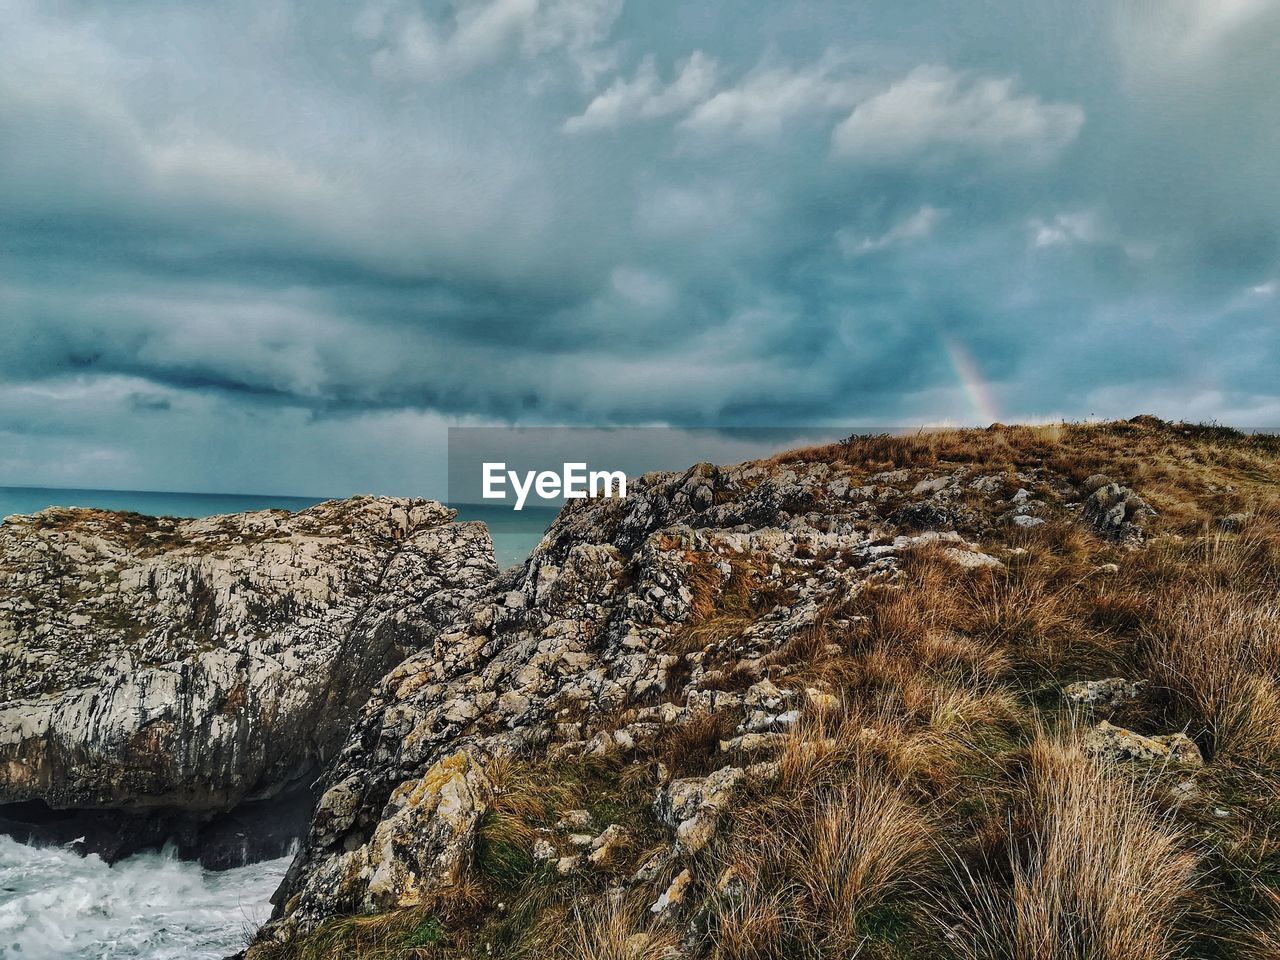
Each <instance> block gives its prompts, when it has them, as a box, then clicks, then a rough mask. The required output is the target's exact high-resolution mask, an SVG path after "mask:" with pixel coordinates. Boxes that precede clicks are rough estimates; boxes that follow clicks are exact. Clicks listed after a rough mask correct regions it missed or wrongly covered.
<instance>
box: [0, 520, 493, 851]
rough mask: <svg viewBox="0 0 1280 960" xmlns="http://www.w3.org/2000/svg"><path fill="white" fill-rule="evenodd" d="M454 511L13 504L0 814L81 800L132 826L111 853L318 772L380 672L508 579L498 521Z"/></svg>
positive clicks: (183, 833)
mask: <svg viewBox="0 0 1280 960" xmlns="http://www.w3.org/2000/svg"><path fill="white" fill-rule="evenodd" d="M453 517H454V514H453V511H451V510H449V509H447V508H445V507H443V506H441V505H440V504H438V503H435V502H432V501H424V500H407V499H393V498H373V497H362V498H356V499H352V500H345V501H330V502H327V503H323V504H319V505H317V506H315V507H312V508H311V509H308V510H304V511H302V512H300V513H297V514H290V513H288V512H287V511H282V510H267V511H257V512H252V513H244V514H236V515H231V516H221V517H210V518H206V519H199V520H178V519H173V518H152V517H143V516H139V515H136V514H127V513H114V512H109V511H101V510H80V509H49V510H45V511H43V512H41V513H38V514H35V515H32V516H15V517H10V518H8V519H7V520H6V521H5V522H4V523H3V525H0V804H4V805H7V806H0V819H6V818H7V819H8V820H11V821H19V822H21V821H24V819H26V820H29V819H31V818H33V817H34V818H35V819H40V811H42V810H50V811H58V810H68V809H71V810H77V811H82V812H83V813H84V817H85V822H88V823H89V824H90V826H92V825H93V823H95V822H99V823H108V822H109V823H111V824H114V828H113V832H114V833H115V834H117V835H116V836H114V837H107V838H103V839H102V840H101V843H100V845H99V847H98V849H99V850H100V851H101V852H103V853H104V854H105V855H107V856H119V855H124V854H127V853H129V852H131V849H132V848H135V847H136V846H138V845H140V844H142V845H145V844H147V843H152V842H158V841H160V840H162V839H164V836H165V835H167V834H175V833H176V834H177V835H178V836H179V839H181V840H189V839H191V829H192V824H196V823H200V822H203V821H205V820H208V818H210V817H211V816H214V815H217V814H219V813H222V812H225V811H228V810H230V809H232V808H234V807H237V805H239V804H242V803H243V802H245V801H250V800H254V799H260V798H272V797H275V796H277V795H278V794H280V793H281V792H282V791H285V790H288V789H290V788H292V787H297V786H301V787H303V788H306V787H309V785H310V783H311V781H312V780H313V779H314V778H315V776H316V771H317V768H318V766H319V765H320V764H321V763H323V762H324V761H325V760H327V759H328V758H329V757H330V756H331V755H332V754H333V753H334V752H335V751H336V749H337V748H338V747H339V746H340V745H341V744H342V741H343V739H344V738H345V736H346V733H347V730H348V728H349V725H350V721H351V718H352V716H353V714H354V713H355V712H356V710H357V708H358V707H359V706H360V704H361V703H363V702H364V700H365V699H366V698H367V696H368V692H369V689H370V688H371V686H372V685H373V684H374V682H375V681H376V680H377V679H378V678H380V677H381V676H383V675H384V674H385V673H386V672H387V671H388V670H390V669H391V668H392V667H393V666H394V665H395V664H396V663H398V662H399V661H400V660H402V659H403V658H404V657H405V656H406V655H408V654H409V653H411V652H413V651H415V650H418V649H420V648H421V647H422V646H424V645H429V644H430V643H431V642H432V641H433V640H434V638H435V636H436V634H437V633H438V631H439V630H440V629H441V628H442V627H443V626H445V625H446V624H449V623H452V622H453V621H454V620H455V619H456V617H457V615H458V611H459V610H460V609H462V608H463V606H464V605H465V604H466V603H467V602H468V601H469V600H470V599H471V596H472V595H473V593H474V591H475V590H476V589H477V588H479V587H481V586H483V585H485V584H487V583H488V582H489V581H491V580H492V578H493V576H494V575H495V573H496V565H495V563H494V558H493V549H492V544H491V543H490V540H489V536H488V532H487V531H486V530H485V528H484V526H483V525H482V524H476V523H465V524H458V523H454V522H452V521H453ZM309 806H310V803H306V804H304V807H309ZM104 809H109V810H111V811H113V814H112V816H111V817H109V818H106V819H105V820H104V818H103V817H101V816H98V817H96V818H95V817H94V815H93V814H92V811H95V810H97V811H101V810H104ZM114 811H125V812H124V813H120V814H115V813H114ZM48 819H49V820H50V821H51V822H52V821H55V820H56V821H57V822H65V820H66V817H65V815H55V814H52V813H50V815H49V817H48ZM128 824H132V825H133V827H135V828H136V829H135V830H132V831H131V830H130V829H128V827H127V826H122V825H128ZM9 826H10V827H11V828H12V829H13V830H14V832H17V833H21V830H20V829H19V827H20V823H18V824H10V825H9ZM71 829H73V830H74V829H76V827H75V826H72V827H71ZM131 833H132V835H130V834H131ZM148 834H151V835H148ZM94 843H95V841H94V839H93V838H92V837H91V838H90V840H89V841H88V848H89V849H93V848H94Z"/></svg>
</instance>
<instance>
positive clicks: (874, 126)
mask: <svg viewBox="0 0 1280 960" xmlns="http://www.w3.org/2000/svg"><path fill="white" fill-rule="evenodd" d="M1083 124H1084V110H1082V109H1081V108H1080V107H1079V106H1077V105H1076V104H1072V103H1045V102H1044V101H1042V100H1041V99H1040V98H1039V97H1036V96H1032V95H1020V94H1018V93H1016V91H1015V87H1014V81H1013V79H1012V78H1009V77H1002V78H993V77H970V76H968V75H965V74H961V73H956V72H954V71H952V70H950V69H948V68H946V67H937V66H922V67H917V68H916V69H915V70H913V71H912V72H911V73H909V74H907V76H906V77H904V78H903V79H902V80H899V81H898V82H897V83H895V84H893V85H892V86H890V87H889V88H888V89H887V90H884V91H883V92H881V93H879V94H877V95H875V96H874V97H871V98H870V99H869V100H865V101H863V102H862V103H860V104H858V106H857V107H856V108H855V109H854V111H853V113H851V114H850V115H849V116H848V117H847V118H846V119H845V120H844V121H842V122H841V123H840V124H839V125H838V126H837V127H836V129H835V132H834V133H833V134H832V149H833V151H834V153H835V154H836V155H837V156H841V157H849V158H853V159H861V160H879V161H890V160H901V159H905V158H907V157H911V156H914V155H918V154H923V153H926V152H929V151H932V150H955V151H962V152H968V153H985V154H995V155H999V156H1002V157H1010V156H1017V157H1018V158H1020V159H1027V160H1042V159H1048V158H1050V157H1052V156H1053V155H1055V154H1056V153H1057V152H1058V151H1059V150H1061V149H1062V148H1063V147H1065V146H1066V145H1067V144H1069V143H1070V142H1071V141H1072V140H1074V139H1075V138H1076V135H1077V134H1078V133H1079V132H1080V128H1081V126H1082V125H1083Z"/></svg>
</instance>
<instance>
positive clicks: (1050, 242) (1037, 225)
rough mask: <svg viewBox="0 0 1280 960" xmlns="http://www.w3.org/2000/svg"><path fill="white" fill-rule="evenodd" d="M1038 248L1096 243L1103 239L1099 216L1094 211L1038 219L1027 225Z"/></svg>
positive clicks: (1032, 240) (1032, 241) (1081, 211)
mask: <svg viewBox="0 0 1280 960" xmlns="http://www.w3.org/2000/svg"><path fill="white" fill-rule="evenodd" d="M1027 226H1028V228H1029V229H1030V231H1031V243H1032V245H1033V246H1036V247H1040V248H1043V247H1061V246H1066V245H1068V244H1072V243H1096V242H1097V241H1098V240H1099V239H1101V237H1102V230H1101V227H1100V226H1099V223H1098V215H1097V214H1096V213H1094V212H1093V211H1092V210H1080V211H1075V212H1071V213H1059V214H1055V215H1054V216H1053V218H1052V219H1049V220H1043V219H1040V218H1036V219H1033V220H1031V221H1030V222H1029V223H1028V224H1027Z"/></svg>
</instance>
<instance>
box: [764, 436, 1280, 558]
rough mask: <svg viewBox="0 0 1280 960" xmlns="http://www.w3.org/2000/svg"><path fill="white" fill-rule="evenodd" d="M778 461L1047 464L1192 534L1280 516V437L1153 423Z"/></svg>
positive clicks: (907, 443) (861, 443) (882, 441)
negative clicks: (1124, 496)
mask: <svg viewBox="0 0 1280 960" xmlns="http://www.w3.org/2000/svg"><path fill="white" fill-rule="evenodd" d="M775 460H776V461H778V462H784V463H785V462H792V461H813V460H820V461H823V462H828V463H833V464H840V465H844V466H846V467H848V468H849V469H851V470H853V471H854V472H855V473H856V474H859V475H861V476H866V475H869V474H873V473H877V472H880V471H884V470H894V469H898V468H901V467H910V468H938V467H950V466H958V465H977V466H980V467H981V468H982V469H983V470H984V471H985V472H988V473H998V472H1001V471H1006V470H1019V469H1027V468H1031V467H1047V468H1049V469H1051V470H1053V471H1054V472H1056V473H1057V474H1059V475H1061V476H1063V477H1065V478H1066V479H1068V480H1070V481H1072V482H1073V483H1080V482H1082V481H1083V480H1084V479H1085V478H1086V477H1088V476H1090V475H1091V474H1095V473H1104V474H1108V475H1110V476H1113V477H1115V478H1116V479H1118V480H1122V481H1123V482H1125V483H1127V484H1129V485H1130V486H1133V487H1135V488H1137V489H1140V490H1141V492H1142V496H1143V497H1144V499H1146V500H1147V501H1148V502H1150V503H1151V504H1152V505H1153V506H1155V507H1156V508H1157V509H1158V510H1159V511H1160V512H1161V514H1162V518H1163V521H1164V525H1165V527H1166V529H1169V530H1177V531H1179V532H1188V533H1190V532H1194V531H1196V530H1197V529H1198V528H1200V527H1201V526H1202V525H1204V524H1205V523H1206V522H1208V521H1210V520H1213V519H1215V518H1217V517H1221V516H1223V515H1225V514H1228V513H1232V512H1235V511H1238V510H1242V509H1246V508H1247V507H1249V506H1253V507H1258V506H1264V507H1265V506H1266V505H1268V504H1269V505H1270V508H1272V509H1274V507H1275V505H1276V504H1277V503H1278V502H1280V497H1278V496H1277V489H1276V485H1277V483H1278V482H1280V437H1274V436H1267V435H1246V434H1240V433H1237V432H1236V431H1234V430H1229V429H1226V428H1222V427H1215V426H1197V425H1193V424H1177V423H1163V422H1161V421H1159V420H1156V419H1155V418H1153V417H1136V418H1134V420H1131V421H1119V422H1113V423H1100V424H1082V423H1054V424H1044V425H1039V426H1002V425H994V426H992V427H990V428H988V429H985V430H967V429H966V430H951V429H930V430H921V431H918V432H915V433H910V434H904V435H895V436H875V437H851V438H850V439H849V440H848V441H846V442H843V443H838V444H829V445H827V446H825V447H811V448H807V449H803V450H795V451H791V452H789V453H786V454H782V455H780V456H779V457H776V458H775Z"/></svg>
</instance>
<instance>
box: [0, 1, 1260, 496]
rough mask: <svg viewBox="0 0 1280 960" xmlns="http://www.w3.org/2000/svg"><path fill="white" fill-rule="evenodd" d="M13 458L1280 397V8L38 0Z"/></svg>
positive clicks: (389, 459) (397, 473) (265, 458)
mask: <svg viewBox="0 0 1280 960" xmlns="http://www.w3.org/2000/svg"><path fill="white" fill-rule="evenodd" d="M0 15H2V16H3V18H4V22H5V25H6V26H5V30H4V31H3V32H0V318H2V322H3V332H4V336H3V337H0V444H2V446H0V483H50V484H64V485H81V486H126V487H144V488H170V489H193V490H252V491H262V492H272V491H275V492H300V493H321V494H323V493H335V494H337V493H345V492H350V491H352V490H356V489H364V490H379V491H382V490H385V491H388V492H428V493H430V492H433V491H432V490H429V489H426V490H424V489H423V488H424V485H425V486H430V483H431V482H434V481H428V480H424V477H436V476H439V475H440V472H439V470H438V466H437V461H438V460H439V458H440V457H442V456H443V430H444V428H445V426H446V425H448V424H450V423H528V424H546V423H553V424H554V423H572V424H588V425H607V424H652V423H675V424H689V425H692V424H697V425H724V426H768V425H770V424H787V425H796V424H828V423H829V424H844V423H847V424H849V425H858V424H868V423H875V424H890V423H893V424H908V423H917V422H921V423H923V422H939V421H950V422H961V423H973V422H985V421H987V420H990V419H992V418H996V417H998V418H1000V419H1004V420H1015V419H1021V418H1031V417H1050V416H1068V417H1085V416H1109V415H1123V416H1129V415H1133V414H1134V413H1138V412H1144V411H1148V412H1155V413H1158V414H1161V415H1164V416H1169V417H1187V418H1191V419H1197V420H1199V419H1211V418H1216V419H1219V420H1224V421H1227V422H1234V423H1238V424H1244V425H1254V426H1272V425H1275V424H1277V423H1280V179H1278V178H1277V175H1276V171H1275V158H1276V156H1277V155H1280V122H1277V119H1276V114H1275V104H1276V103H1280V73H1277V71H1276V70H1275V66H1274V55H1275V50H1276V47H1277V44H1280V2H1276V0H1168V2H1166V3H1161V4H1150V3H1145V2H1138V0H1133V2H1129V0H1121V2H1118V3H1116V2H1110V0H1109V2H1105V3H1104V2H1101V0H1097V2H1093V0H1089V2H1085V3H1081V4H1073V5H1063V4H1052V3H1047V2H1031V3H1026V4H1022V5H1019V6H1018V7H1017V9H1016V11H1011V9H1010V8H1009V6H1008V5H1006V4H994V3H985V2H980V3H969V4H962V5H958V4H944V3H941V2H939V0H932V2H925V0H909V2H905V3H903V2H899V3H892V4H891V3H874V4H858V5H849V4H846V3H838V2H834V0H833V2H820V0H794V2H792V0H783V2H777V0H770V2H761V3H751V4H743V3H741V2H738V3H729V2H707V3H700V4H687V3H685V4H680V3H667V2H665V0H651V2H647V3H644V4H638V3H635V2H630V3H626V2H624V0H457V2H453V3H446V2H430V3H429V2H417V3H414V2H408V0H385V2H382V0H378V2H369V3H363V4H346V3H332V4H328V3H324V2H308V3H302V2H300V0H295V2H288V0H258V2H254V3H243V4H236V3H231V4H218V5H210V4H197V3H173V2H159V0H131V2H129V3H116V4H110V5H97V4H88V3H84V2H70V0H41V2H24V0H0Z"/></svg>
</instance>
